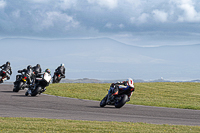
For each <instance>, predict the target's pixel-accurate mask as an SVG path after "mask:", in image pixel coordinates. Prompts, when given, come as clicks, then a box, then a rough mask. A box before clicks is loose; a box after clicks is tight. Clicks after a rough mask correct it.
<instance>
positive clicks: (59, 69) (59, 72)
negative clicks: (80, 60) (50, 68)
mask: <svg viewBox="0 0 200 133" xmlns="http://www.w3.org/2000/svg"><path fill="white" fill-rule="evenodd" d="M55 71H56V73H58V74H61V78H65V67H64V66H59V67H58V68H57V69H56V70H55Z"/></svg>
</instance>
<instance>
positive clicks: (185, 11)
mask: <svg viewBox="0 0 200 133" xmlns="http://www.w3.org/2000/svg"><path fill="white" fill-rule="evenodd" d="M199 22H200V2H199V1H198V0H170V1H166V0H159V1H149V0H124V1H120V0H85V1H78V0H59V1H58V0H17V1H16V0H7V1H5V0H0V29H1V30H0V35H1V36H33V37H38V36H39V37H50V38H52V37H55V38H56V37H61V38H63V37H69V36H70V37H77V36H78V37H90V36H91V35H92V36H95V37H99V36H115V35H119V34H131V35H135V34H136V35H139V34H140V33H143V34H145V35H146V34H153V33H154V34H159V33H158V32H163V33H174V32H176V33H191V32H192V33H199V30H200V27H199V26H198V23H199ZM191 25H192V26H191ZM182 27H185V28H182ZM155 36H156V35H155Z"/></svg>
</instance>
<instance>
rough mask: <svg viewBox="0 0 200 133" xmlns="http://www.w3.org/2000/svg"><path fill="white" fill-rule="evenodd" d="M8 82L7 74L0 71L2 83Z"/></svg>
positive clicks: (0, 81)
mask: <svg viewBox="0 0 200 133" xmlns="http://www.w3.org/2000/svg"><path fill="white" fill-rule="evenodd" d="M5 80H7V72H6V71H5V70H1V71H0V83H3V82H4V81H5Z"/></svg>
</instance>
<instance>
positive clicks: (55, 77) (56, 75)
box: [52, 71, 62, 83]
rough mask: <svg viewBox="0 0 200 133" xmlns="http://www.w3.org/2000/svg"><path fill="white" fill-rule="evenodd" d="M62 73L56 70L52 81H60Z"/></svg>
mask: <svg viewBox="0 0 200 133" xmlns="http://www.w3.org/2000/svg"><path fill="white" fill-rule="evenodd" d="M61 79H62V78H61V74H60V73H59V72H57V71H56V72H54V75H53V82H52V83H59V82H60V80H61Z"/></svg>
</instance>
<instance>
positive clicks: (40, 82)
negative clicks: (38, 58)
mask: <svg viewBox="0 0 200 133" xmlns="http://www.w3.org/2000/svg"><path fill="white" fill-rule="evenodd" d="M50 81H51V74H48V73H47V72H45V73H44V74H43V78H36V79H35V84H34V86H30V87H29V88H28V90H27V91H26V93H25V95H26V96H28V95H31V96H36V95H37V94H41V93H42V92H44V91H45V90H46V89H45V87H46V86H48V85H49V83H50Z"/></svg>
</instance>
